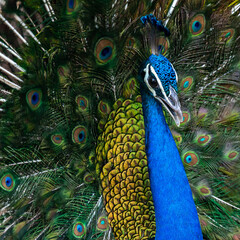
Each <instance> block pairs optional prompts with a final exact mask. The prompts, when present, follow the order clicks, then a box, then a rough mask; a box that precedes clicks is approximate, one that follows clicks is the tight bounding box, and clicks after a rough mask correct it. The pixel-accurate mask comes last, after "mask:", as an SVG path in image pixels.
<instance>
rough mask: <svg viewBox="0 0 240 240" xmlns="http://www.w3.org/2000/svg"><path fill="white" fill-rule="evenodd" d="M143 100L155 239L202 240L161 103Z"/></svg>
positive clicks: (145, 94) (144, 95) (146, 95)
mask: <svg viewBox="0 0 240 240" xmlns="http://www.w3.org/2000/svg"><path fill="white" fill-rule="evenodd" d="M142 101H143V113H144V122H145V132H146V151H147V158H148V168H149V177H150V184H151V191H152V195H153V202H154V208H155V214H156V236H155V240H166V239H174V240H190V239H191V240H200V239H201V240H202V239H203V237H202V231H201V227H200V224H199V220H198V215H197V211H196V207H195V204H194V201H193V198H192V192H191V189H190V186H189V183H188V180H187V176H186V173H185V170H184V167H183V164H182V161H181V158H180V156H179V153H178V149H177V147H176V144H175V142H174V140H173V137H172V134H171V132H170V130H169V128H168V125H167V123H166V121H165V117H164V115H163V111H162V107H161V104H160V103H159V102H158V101H157V100H156V99H154V97H152V96H151V95H150V94H149V93H148V92H145V91H143V92H142Z"/></svg>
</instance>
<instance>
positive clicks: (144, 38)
mask: <svg viewBox="0 0 240 240" xmlns="http://www.w3.org/2000/svg"><path fill="white" fill-rule="evenodd" d="M5 2H6V3H5V4H2V3H0V4H1V6H0V8H1V14H0V29H1V30H0V33H1V36H0V61H1V66H0V135H1V137H0V225H1V228H0V238H1V239H23V240H28V239H96V240H98V239H99V240H100V239H104V240H110V239H140V238H141V239H150V238H154V237H155V235H156V216H155V209H154V203H153V197H152V192H151V188H150V177H149V169H148V159H147V154H146V141H147V140H146V139H147V136H146V129H145V123H144V117H143V116H144V111H143V109H142V97H141V90H142V89H141V84H140V83H139V70H140V69H141V66H142V64H143V63H144V61H146V59H148V57H149V56H150V55H151V53H157V54H159V55H161V57H162V56H164V58H165V57H166V58H167V59H169V61H170V62H171V63H172V65H173V66H174V68H175V70H176V73H177V75H178V82H177V83H176V86H175V88H176V89H177V88H178V95H179V99H180V102H181V108H182V113H183V120H182V122H181V123H180V126H179V127H177V126H176V124H175V123H174V122H173V121H172V120H171V119H170V117H169V115H168V113H165V117H166V120H167V123H168V126H169V127H170V129H171V131H172V135H173V138H174V140H175V142H176V145H177V147H178V150H179V154H180V157H181V162H182V164H183V166H184V168H185V171H186V174H187V177H188V181H189V183H190V187H191V190H192V195H193V199H194V201H195V205H196V208H197V211H198V217H199V221H200V224H201V228H202V232H203V237H204V239H205V240H213V239H216V240H218V239H219V240H220V239H226V240H232V239H234V240H237V239H240V228H239V223H240V205H239V203H240V196H239V191H240V174H239V172H240V164H239V163H240V154H239V152H240V149H239V133H240V131H239V123H240V113H239V111H240V109H239V103H240V102H239V93H240V87H239V86H240V83H239V77H240V57H239V56H240V54H239V51H240V40H239V39H240V38H239V32H240V28H239V9H240V8H239V4H240V1H239V0H236V1H233V0H227V1H225V0H219V1H214V0H206V1H202V0H194V1H189V0H182V1H171V0H166V1H159V0H153V1H146V0H140V1H114V0H106V1H99V0H93V1H87V0H82V1H79V0H60V1H54V0H46V1H45V0H44V1H40V0H36V1H27V0H26V1H22V2H19V1H5ZM149 14H154V16H156V18H158V19H159V20H161V21H162V23H163V24H164V26H166V27H167V28H168V29H169V31H170V33H171V34H170V36H166V35H165V34H164V33H162V32H158V31H155V30H154V29H152V28H151V27H150V28H148V29H147V30H145V29H144V28H143V25H142V22H141V20H140V19H141V17H142V16H145V15H149ZM146 32H147V33H151V34H146ZM147 43H151V44H150V45H152V46H148V44H147ZM164 58H163V57H162V59H164ZM163 62H164V61H163ZM163 62H162V63H159V62H158V63H156V65H158V66H160V65H161V64H164V63H163ZM164 66H165V65H164ZM161 69H163V68H162V67H161ZM161 69H159V71H160V72H161ZM174 74H175V73H173V75H174ZM163 75H164V74H163ZM168 81H169V79H165V82H166V83H167V82H168ZM166 94H169V92H168V89H167V87H166ZM159 147H161V146H159ZM162 187H164V186H162ZM169 204H170V203H169Z"/></svg>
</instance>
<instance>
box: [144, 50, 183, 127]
mask: <svg viewBox="0 0 240 240" xmlns="http://www.w3.org/2000/svg"><path fill="white" fill-rule="evenodd" d="M141 76H142V79H141V82H142V84H143V86H144V88H145V89H146V90H147V91H148V92H149V93H150V94H151V95H152V96H153V97H154V98H155V99H156V100H158V101H159V102H160V103H161V104H162V105H163V106H164V107H165V108H166V109H167V111H168V112H169V114H170V115H171V117H172V118H173V119H174V121H175V122H176V124H177V126H179V125H180V122H181V121H182V118H183V117H182V111H181V105H180V102H179V100H178V95H177V92H178V89H177V81H178V77H177V73H176V71H175V69H174V68H173V66H172V64H171V63H170V62H169V61H168V59H167V58H165V57H164V56H162V55H159V56H157V55H154V54H152V55H151V56H150V57H149V58H148V60H147V61H146V62H145V64H144V67H143V68H142V70H141Z"/></svg>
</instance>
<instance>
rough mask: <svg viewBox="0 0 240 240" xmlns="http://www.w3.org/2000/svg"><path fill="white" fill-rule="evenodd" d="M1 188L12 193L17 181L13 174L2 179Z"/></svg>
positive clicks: (8, 174)
mask: <svg viewBox="0 0 240 240" xmlns="http://www.w3.org/2000/svg"><path fill="white" fill-rule="evenodd" d="M0 186H1V188H2V189H3V190H5V191H8V192H11V191H12V190H13V189H14V187H15V179H14V177H13V176H12V174H10V173H7V174H5V175H3V176H2V178H1V185H0Z"/></svg>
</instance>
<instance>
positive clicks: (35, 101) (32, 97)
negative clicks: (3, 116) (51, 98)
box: [26, 89, 42, 111]
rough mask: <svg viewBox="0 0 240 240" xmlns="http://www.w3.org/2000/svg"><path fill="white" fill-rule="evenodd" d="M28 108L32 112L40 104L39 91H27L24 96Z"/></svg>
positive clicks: (40, 92) (40, 95) (40, 94)
mask: <svg viewBox="0 0 240 240" xmlns="http://www.w3.org/2000/svg"><path fill="white" fill-rule="evenodd" d="M26 101H27V103H28V106H29V107H30V108H31V109H32V110H33V111H35V110H37V109H38V108H39V107H40V106H41V104H42V91H41V90H40V89H32V90H29V91H28V92H27V94H26Z"/></svg>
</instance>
